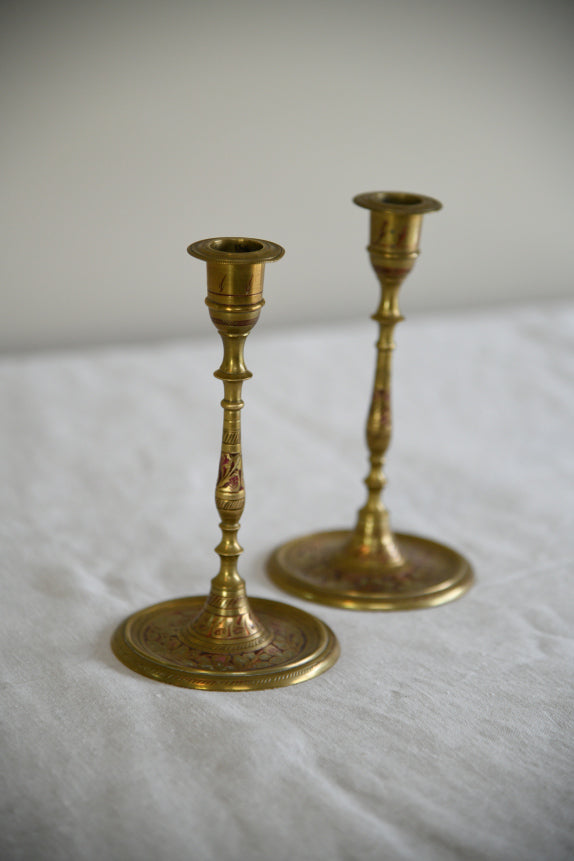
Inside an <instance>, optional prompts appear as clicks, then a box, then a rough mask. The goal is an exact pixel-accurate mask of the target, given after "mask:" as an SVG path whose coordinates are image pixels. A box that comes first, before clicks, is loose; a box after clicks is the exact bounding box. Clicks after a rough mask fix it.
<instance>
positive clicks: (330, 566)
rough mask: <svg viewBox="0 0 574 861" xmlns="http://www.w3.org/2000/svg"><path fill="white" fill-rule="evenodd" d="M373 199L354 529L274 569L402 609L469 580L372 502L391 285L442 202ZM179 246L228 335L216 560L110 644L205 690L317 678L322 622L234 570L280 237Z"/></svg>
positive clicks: (328, 600) (299, 586) (154, 672)
mask: <svg viewBox="0 0 574 861" xmlns="http://www.w3.org/2000/svg"><path fill="white" fill-rule="evenodd" d="M354 202H355V203H356V204H358V205H359V206H362V207H364V208H366V209H369V210H370V212H371V232H370V244H369V246H368V251H369V254H370V258H371V263H372V265H373V268H374V270H375V272H376V274H377V276H378V278H379V281H380V283H381V288H382V295H381V302H380V305H379V307H378V309H377V311H376V313H375V314H374V315H373V319H374V320H376V321H377V322H378V323H379V327H380V336H379V340H378V342H377V364H376V372H375V382H374V389H373V396H372V400H371V406H370V410H369V416H368V420H367V443H368V447H369V451H370V471H369V474H368V475H367V478H366V479H365V483H366V485H367V490H368V498H367V502H366V504H365V506H364V507H363V508H362V509H361V510H360V511H359V516H358V522H357V525H356V527H355V529H354V530H352V531H349V530H344V531H341V530H337V531H330V532H320V533H317V534H313V535H309V536H305V537H303V538H297V539H295V540H294V541H290V542H288V543H287V544H284V545H283V546H281V547H279V548H278V549H277V550H276V551H275V552H274V553H273V554H272V556H271V558H270V560H269V563H268V570H269V575H270V577H271V579H272V580H273V581H274V582H275V583H276V584H277V585H278V586H280V587H282V588H283V589H285V590H286V591H288V592H291V593H293V594H295V595H298V596H300V597H302V598H307V599H309V600H312V601H318V602H321V603H324V604H330V605H333V606H338V607H345V608H351V609H359V610H361V609H365V610H367V609H368V610H398V609H409V608H415V607H428V606H432V605H435V604H442V603H444V602H446V601H451V600H453V599H454V598H457V597H458V596H459V595H462V594H463V592H465V591H466V590H467V589H468V588H469V587H470V585H471V584H472V580H473V574H472V569H471V567H470V565H469V563H468V562H467V561H466V560H465V559H464V558H463V557H462V556H460V554H458V553H457V552H456V551H454V550H452V549H451V548H449V547H446V546H444V545H442V544H437V543H436V542H434V541H429V540H428V539H424V538H419V537H417V536H414V535H405V534H394V533H393V532H392V531H391V528H390V525H389V515H388V511H387V509H386V508H385V506H384V505H383V503H382V501H381V493H382V490H383V487H384V485H385V477H384V474H383V463H384V456H385V453H386V450H387V448H388V445H389V442H390V435H391V408H390V389H391V355H392V351H393V349H394V343H393V330H394V327H395V325H396V323H398V322H399V321H401V320H402V319H403V317H402V315H401V313H400V311H399V306H398V291H399V287H400V285H401V283H402V281H403V279H404V278H405V276H406V275H408V273H409V272H410V270H411V269H412V267H413V265H414V263H415V261H416V258H417V256H418V253H419V240H420V232H421V227H422V218H423V215H424V214H425V213H427V212H433V211H435V210H438V209H440V208H441V204H440V203H439V202H438V201H437V200H434V199H433V198H431V197H424V196H422V195H414V194H405V193H401V192H369V193H366V194H359V195H358V196H357V197H355V198H354ZM188 252H189V253H190V254H191V255H192V256H194V257H197V258H199V259H200V260H204V261H205V262H206V263H207V298H206V300H205V301H206V304H207V306H208V308H209V314H210V317H211V320H212V322H213V323H214V325H215V327H216V328H217V330H218V332H219V334H220V335H221V338H222V342H223V361H222V363H221V366H220V367H219V369H218V370H217V371H216V372H215V376H216V377H218V378H219V379H220V380H222V382H223V387H224V398H223V401H222V407H223V437H222V445H221V457H220V462H219V475H218V478H217V484H216V488H215V501H216V505H217V510H218V512H219V515H220V517H221V523H220V528H221V533H222V537H221V541H220V543H219V544H218V546H217V547H216V548H215V549H216V552H217V553H218V554H219V557H220V570H219V573H218V574H217V576H216V577H214V579H213V580H212V582H211V591H210V593H209V595H208V596H207V597H206V596H194V597H188V598H178V599H175V600H172V601H166V602H163V603H160V604H155V605H153V606H152V607H148V608H146V609H144V610H140V611H138V612H137V613H134V614H133V615H132V616H130V617H129V618H128V619H126V620H125V621H124V622H123V623H122V624H121V625H120V627H119V628H118V629H117V630H116V632H115V634H114V637H113V640H112V647H113V650H114V652H115V654H116V656H117V657H118V658H119V659H120V660H121V661H122V662H123V663H124V664H126V665H127V666H128V667H130V668H131V669H132V670H135V671H136V672H138V673H141V674H143V675H145V676H150V677H152V678H155V679H158V680H159V681H162V682H166V683H169V684H173V685H180V686H182V687H189V688H201V689H207V690H253V689H262V688H272V687H283V686H285V685H291V684H296V683H297V682H302V681H305V680H306V679H310V678H313V677H314V676H317V675H319V674H320V673H323V672H325V670H327V669H329V667H331V666H332V665H333V664H334V663H335V661H336V660H337V658H338V656H339V645H338V643H337V639H336V637H335V635H334V634H333V632H332V631H331V629H330V628H329V627H328V626H327V625H326V624H325V623H324V622H322V621H320V620H319V619H317V618H316V617H315V616H312V615H310V614H309V613H306V612H304V611H303V610H299V609H297V608H295V607H292V606H290V605H287V604H282V603H279V602H277V601H269V600H265V599H262V598H252V599H248V598H247V595H246V591H245V582H244V581H243V579H242V578H241V577H240V575H239V574H238V571H237V562H238V559H239V555H240V553H241V552H242V548H241V546H240V544H239V542H238V540H237V532H238V530H239V519H240V517H241V514H242V512H243V508H244V505H245V486H244V482H243V463H242V454H241V409H242V407H243V401H242V400H241V389H242V385H243V382H244V380H247V379H249V377H251V376H252V375H251V373H250V372H249V371H248V370H247V368H246V366H245V362H244V358H243V352H244V346H245V340H246V338H247V335H248V334H249V332H250V331H251V329H252V328H253V326H254V325H255V323H256V322H257V320H258V318H259V313H260V311H261V308H262V307H263V304H264V300H263V274H264V269H265V263H268V262H271V261H273V260H279V258H280V257H282V256H283V254H284V251H283V248H281V246H279V245H276V244H275V243H273V242H267V241H265V240H262V239H246V238H235V237H231V238H229V237H228V238H220V239H205V240H202V241H200V242H195V243H193V245H190V246H189V248H188Z"/></svg>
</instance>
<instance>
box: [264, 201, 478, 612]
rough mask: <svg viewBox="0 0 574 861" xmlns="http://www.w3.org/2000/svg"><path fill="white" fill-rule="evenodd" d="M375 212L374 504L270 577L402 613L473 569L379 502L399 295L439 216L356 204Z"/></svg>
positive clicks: (291, 551)
mask: <svg viewBox="0 0 574 861" xmlns="http://www.w3.org/2000/svg"><path fill="white" fill-rule="evenodd" d="M354 202H355V203H356V204H358V206H362V207H364V208H365V209H369V210H370V211H371V234H370V244H369V246H368V249H367V250H368V251H369V254H370V258H371V264H372V266H373V268H374V270H375V272H376V274H377V276H378V278H379V281H380V283H381V288H382V296H381V302H380V305H379V307H378V309H377V311H376V313H375V314H374V315H373V319H374V320H376V321H377V322H378V323H379V327H380V336H379V340H378V342H377V350H378V355H377V365H376V372H375V383H374V388H373V396H372V400H371V406H370V410H369V416H368V420H367V444H368V447H369V452H370V462H371V468H370V471H369V474H368V475H367V477H366V479H365V484H366V485H367V490H368V498H367V503H366V505H365V506H364V507H363V508H362V509H361V510H360V511H359V517H358V521H357V525H356V527H355V529H354V530H353V531H348V530H337V531H331V532H321V533H317V534H313V535H309V536H305V537H303V538H297V539H295V540H293V541H290V542H288V543H287V544H284V545H283V546H281V547H279V548H278V549H277V550H276V551H275V552H274V553H273V555H272V556H271V558H270V560H269V563H268V570H269V574H270V576H271V578H272V580H273V581H274V582H275V583H276V584H277V585H278V586H281V587H282V588H283V589H286V590H287V591H288V592H292V593H293V594H295V595H299V596H301V597H303V598H308V599H309V600H311V601H319V602H321V603H324V604H332V605H334V606H338V607H347V608H350V609H356V610H399V609H410V608H415V607H428V606H432V605H434V604H442V603H444V602H446V601H451V600H453V599H454V598H457V597H458V596H459V595H462V593H463V592H465V591H466V590H467V589H468V588H469V586H470V585H471V583H472V580H473V574H472V569H471V567H470V565H469V564H468V562H467V561H466V560H465V559H464V558H463V557H462V556H460V555H459V554H458V553H457V552H456V551H454V550H452V549H451V548H450V547H445V546H444V545H442V544H437V543H436V542H434V541H429V540H428V539H425V538H419V537H417V536H414V535H404V534H400V533H398V534H393V532H392V531H391V528H390V525H389V514H388V511H387V509H386V508H385V506H384V505H383V502H382V500H381V492H382V490H383V487H384V486H385V483H386V479H385V476H384V474H383V464H384V456H385V453H386V451H387V448H388V445H389V442H390V437H391V356H392V351H393V349H394V346H395V345H394V343H393V330H394V327H395V325H396V323H398V322H400V321H401V320H403V319H404V318H403V317H402V315H401V313H400V311H399V306H398V292H399V287H400V285H401V283H402V281H403V279H404V278H405V277H406V276H407V275H408V273H409V272H410V271H411V269H412V267H413V265H414V263H415V261H416V258H417V256H418V253H419V239H420V232H421V227H422V219H423V215H424V214H425V213H427V212H433V211H435V210H437V209H440V208H441V204H440V203H439V202H438V201H437V200H434V199H433V198H431V197H423V196H422V195H414V194H404V193H400V192H368V193H366V194H359V195H357V197H355V198H354Z"/></svg>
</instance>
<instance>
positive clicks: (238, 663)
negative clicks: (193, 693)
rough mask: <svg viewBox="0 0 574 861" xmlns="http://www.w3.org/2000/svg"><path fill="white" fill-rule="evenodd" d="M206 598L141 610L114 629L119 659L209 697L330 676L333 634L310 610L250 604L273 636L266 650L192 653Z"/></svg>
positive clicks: (216, 647) (218, 647) (219, 647)
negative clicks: (191, 634) (192, 632)
mask: <svg viewBox="0 0 574 861" xmlns="http://www.w3.org/2000/svg"><path fill="white" fill-rule="evenodd" d="M205 601H206V596H205V595H204V596H193V597H191V598H177V599H175V600H172V601H164V602H162V603H161V604H154V605H153V606H151V607H146V608H145V609H143V610H139V611H138V612H137V613H134V614H133V615H132V616H129V617H128V618H127V619H126V620H125V621H124V622H123V623H122V624H121V625H120V626H119V627H118V629H117V630H116V632H115V634H114V636H113V639H112V649H113V651H114V653H115V655H116V657H117V658H119V660H120V661H121V662H122V663H123V664H125V665H126V666H127V667H129V668H130V669H131V670H135V672H136V673H140V674H141V675H143V676H149V677H150V678H152V679H157V681H160V682H165V683H167V684H170V685H178V686H179V687H183V688H199V689H202V690H210V691H247V690H261V689H263V688H279V687H285V686H287V685H294V684H298V683H299V682H304V681H306V680H307V679H312V678H314V677H315V676H318V675H320V674H321V673H323V672H325V670H328V669H329V667H331V666H332V665H333V664H334V663H335V661H336V660H337V658H338V656H339V645H338V643H337V640H336V638H335V635H334V634H333V632H332V631H331V629H330V628H329V627H328V626H327V625H325V624H324V622H321V620H320V619H317V618H315V616H311V615H310V614H309V613H306V612H305V611H304V610H299V609H298V608H296V607H291V606H289V605H287V604H282V603H279V602H277V601H268V600H266V599H264V598H250V599H249V603H250V605H251V608H252V610H253V612H254V613H255V614H256V616H257V618H258V620H259V621H260V622H261V623H262V625H264V626H265V628H266V630H267V631H269V632H270V634H271V639H270V641H269V642H268V643H267V644H266V645H265V646H264V647H263V648H256V649H253V648H252V649H250V650H249V649H248V650H247V651H244V652H238V651H236V649H227V648H226V645H225V643H224V642H222V643H217V642H216V643H214V644H213V648H212V649H207V650H202V649H200V648H193V647H192V646H190V645H188V642H189V641H188V642H186V632H187V631H188V630H189V626H190V624H191V623H192V622H193V620H194V619H195V618H196V617H197V616H198V615H199V613H200V612H201V610H202V608H203V606H204V604H205Z"/></svg>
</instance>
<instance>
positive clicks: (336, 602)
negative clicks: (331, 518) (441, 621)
mask: <svg viewBox="0 0 574 861" xmlns="http://www.w3.org/2000/svg"><path fill="white" fill-rule="evenodd" d="M351 534H352V533H351V532H350V531H348V530H338V531H335V532H318V533H315V534H314V535H306V536H304V537H302V538H296V539H294V540H293V541H289V542H288V543H287V544H283V545H282V546H281V547H279V548H277V550H275V552H274V553H273V554H272V555H271V557H270V559H269V561H268V563H267V570H268V573H269V576H270V577H271V579H272V580H273V582H274V583H275V584H276V585H277V586H279V587H280V588H282V589H285V590H286V591H287V592H291V593H292V594H293V595H298V596H299V597H300V598H307V599H308V600H309V601H318V602H319V603H321V604H330V605H331V606H334V607H345V608H347V609H349V610H411V609H416V608H418V607H432V606H434V605H435V604H444V603H445V602H447V601H452V600H454V599H455V598H458V597H459V596H460V595H462V594H463V593H464V592H466V590H467V589H469V588H470V586H471V585H472V582H473V579H474V578H473V573H472V568H471V567H470V565H469V563H468V562H467V561H466V559H464V557H463V556H461V555H460V554H459V553H457V552H456V551H455V550H452V549H451V548H450V547H445V545H444V544H437V543H436V542H435V541H429V539H427V538H419V537H417V536H416V535H404V534H401V533H395V538H396V540H397V543H398V546H399V549H400V551H401V554H402V555H403V558H404V559H405V560H406V564H405V565H403V566H401V567H400V568H394V569H393V568H391V569H389V568H388V567H387V568H385V567H384V566H383V565H381V563H378V562H377V560H376V559H375V560H373V559H369V558H368V557H365V558H360V557H357V558H353V559H350V558H349V557H344V556H343V549H344V547H345V544H346V543H347V542H348V540H349V538H350V537H351Z"/></svg>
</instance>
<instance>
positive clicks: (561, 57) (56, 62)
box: [0, 0, 574, 350]
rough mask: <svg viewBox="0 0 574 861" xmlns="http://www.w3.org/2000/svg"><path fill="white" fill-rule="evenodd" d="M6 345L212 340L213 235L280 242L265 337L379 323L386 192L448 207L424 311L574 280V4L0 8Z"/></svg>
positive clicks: (121, 2) (546, 293) (413, 0)
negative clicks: (378, 237) (374, 209)
mask: <svg viewBox="0 0 574 861" xmlns="http://www.w3.org/2000/svg"><path fill="white" fill-rule="evenodd" d="M1 9H2V21H1V22H0V23H1V32H2V36H1V39H2V45H1V63H2V76H1V78H2V82H1V86H2V125H3V131H2V142H1V161H2V167H3V197H4V206H3V207H2V209H3V213H2V218H3V225H2V230H1V243H2V248H1V264H0V265H1V282H0V283H1V297H2V307H3V311H2V314H1V318H0V347H1V348H2V349H4V350H14V349H36V348H46V347H66V346H73V345H78V344H97V343H109V342H119V341H131V340H140V339H147V338H154V339H155V338H163V337H171V336H189V335H197V334H201V333H203V332H208V331H209V332H211V331H212V329H211V324H210V323H209V321H208V316H207V312H206V309H205V306H204V305H203V295H204V289H205V272H204V266H203V265H202V264H200V263H198V262H197V261H194V260H192V259H191V258H189V257H188V256H187V254H186V252H185V248H186V245H187V244H189V243H190V242H192V241H194V240H196V239H201V238H205V237H209V236H218V235H247V236H255V237H263V238H266V239H272V240H274V241H276V242H279V243H281V244H282V245H284V246H285V247H286V249H287V254H286V257H285V258H284V259H283V260H282V261H280V262H279V263H277V264H273V265H272V266H269V267H268V269H267V275H266V285H267V287H266V297H267V307H266V310H265V315H264V317H263V319H262V322H261V323H260V326H262V325H263V322H264V324H265V325H266V326H270V327H272V326H278V325H290V324H301V323H307V322H313V321H326V322H330V321H335V320H340V319H348V318H351V317H353V318H363V319H364V318H366V316H367V315H368V314H370V313H371V312H372V310H374V307H375V305H376V298H377V287H376V282H375V279H374V275H373V274H372V272H371V270H370V268H369V264H368V260H367V256H366V254H365V251H364V246H365V244H366V241H367V229H368V214H367V213H366V212H365V211H364V210H360V209H358V208H357V207H354V206H353V205H352V204H351V202H350V200H351V197H352V196H353V195H354V194H356V193H357V192H360V191H367V190H371V189H391V190H397V189H399V190H406V191H413V192H419V193H423V194H429V195H432V196H435V197H438V198H440V199H441V200H442V201H443V203H444V207H445V208H444V210H443V211H442V212H440V213H438V214H433V215H429V216H427V218H426V220H425V227H424V230H423V242H422V255H421V259H420V261H419V263H418V266H417V268H416V269H415V272H414V273H413V274H412V275H411V277H410V279H409V281H408V282H407V283H406V285H405V288H404V290H403V297H402V304H403V308H404V310H405V311H406V312H407V313H409V312H412V311H417V310H422V309H444V308H461V307H468V306H481V305H486V304H494V303H508V302H515V301H516V302H518V301H529V300H533V299H547V298H550V299H551V298H560V297H566V296H569V295H571V291H572V286H573V281H574V278H573V271H574V267H573V260H572V257H573V255H572V251H571V245H572V238H573V233H572V228H573V226H574V225H573V218H572V208H573V201H574V193H573V192H574V188H573V185H574V183H573V171H572V154H573V151H574V118H573V111H572V101H573V96H572V93H573V83H574V76H573V69H574V61H573V59H572V55H573V51H572V44H573V38H572V37H573V35H574V27H573V20H574V18H573V13H574V4H570V3H567V2H563V3H561V2H533V0H530V1H529V2H509V0H498V2H492V0H480V2H479V0H476V2H472V0H466V2H465V0H460V2H456V0H432V2H430V0H429V1H428V2H423V0H420V2H417V0H393V2H391V0H380V2H375V0H353V2H345V0H333V2H327V0H324V2H319V0H308V2H300V0H291V2H283V3H276V2H267V3H265V2H258V0H246V2H240V0H238V2H231V0H210V2H199V0H193V2H174V0H162V2H146V0H141V2H136V0H129V1H128V2H126V0H116V2H98V3H95V2H82V0H77V2H56V0H45V2H25V0H23V2H4V3H3V4H2V7H1Z"/></svg>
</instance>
